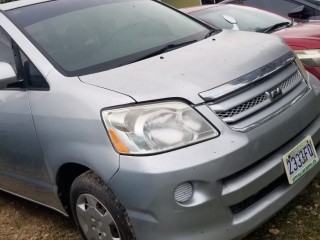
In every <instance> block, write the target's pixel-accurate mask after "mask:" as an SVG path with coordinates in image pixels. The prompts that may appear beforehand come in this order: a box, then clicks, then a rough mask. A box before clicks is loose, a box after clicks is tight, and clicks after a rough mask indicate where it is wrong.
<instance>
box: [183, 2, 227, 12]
mask: <svg viewBox="0 0 320 240" xmlns="http://www.w3.org/2000/svg"><path fill="white" fill-rule="evenodd" d="M221 5H225V4H206V5H202V6H196V7H188V8H180V10H181V11H183V12H185V13H190V12H196V11H200V10H203V9H207V8H213V7H219V6H221Z"/></svg>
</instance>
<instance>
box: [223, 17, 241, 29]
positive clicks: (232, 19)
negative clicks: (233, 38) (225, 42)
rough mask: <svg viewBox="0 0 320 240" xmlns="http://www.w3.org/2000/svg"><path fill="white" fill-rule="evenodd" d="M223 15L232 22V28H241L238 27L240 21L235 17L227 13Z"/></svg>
mask: <svg viewBox="0 0 320 240" xmlns="http://www.w3.org/2000/svg"><path fill="white" fill-rule="evenodd" d="M222 17H223V18H224V20H226V21H227V22H228V23H230V24H232V30H240V29H239V27H238V21H237V20H236V19H235V18H234V17H232V16H229V15H225V14H223V15H222Z"/></svg>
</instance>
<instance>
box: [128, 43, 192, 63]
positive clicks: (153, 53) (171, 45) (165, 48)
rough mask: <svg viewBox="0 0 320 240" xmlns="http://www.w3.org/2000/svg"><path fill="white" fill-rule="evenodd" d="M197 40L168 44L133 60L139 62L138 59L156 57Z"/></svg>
mask: <svg viewBox="0 0 320 240" xmlns="http://www.w3.org/2000/svg"><path fill="white" fill-rule="evenodd" d="M195 42H197V40H192V41H187V42H182V43H178V44H168V45H166V46H164V47H162V48H160V49H158V50H156V51H154V52H152V53H149V54H147V55H145V56H143V57H141V58H138V59H136V60H134V61H133V62H138V61H141V60H144V59H147V58H150V57H154V56H157V55H159V54H161V53H165V52H167V51H169V50H173V49H176V48H180V47H183V46H186V45H189V44H191V43H195Z"/></svg>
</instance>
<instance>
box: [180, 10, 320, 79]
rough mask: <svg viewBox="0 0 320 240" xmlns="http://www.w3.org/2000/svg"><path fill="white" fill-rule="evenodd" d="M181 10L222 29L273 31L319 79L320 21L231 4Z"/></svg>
mask: <svg viewBox="0 0 320 240" xmlns="http://www.w3.org/2000/svg"><path fill="white" fill-rule="evenodd" d="M181 10H182V11H184V12H185V13H188V14H190V15H192V16H194V17H196V18H198V19H200V20H202V21H204V22H206V23H207V24H210V25H212V26H216V27H219V28H222V29H234V30H242V31H254V32H261V33H271V34H275V35H277V36H279V37H281V38H282V39H283V40H284V41H285V42H286V43H287V44H288V45H289V46H290V47H291V48H292V49H293V50H295V53H296V54H297V55H298V57H299V58H300V59H301V61H302V62H303V64H304V65H305V68H306V69H307V70H308V71H309V72H311V73H312V74H314V75H315V76H316V77H318V78H319V79H320V21H307V22H294V21H293V20H291V19H289V18H286V17H282V16H280V15H277V14H274V13H271V12H267V11H264V10H260V9H257V8H253V7H247V6H240V5H233V4H215V5H204V6H199V7H193V8H185V9H181Z"/></svg>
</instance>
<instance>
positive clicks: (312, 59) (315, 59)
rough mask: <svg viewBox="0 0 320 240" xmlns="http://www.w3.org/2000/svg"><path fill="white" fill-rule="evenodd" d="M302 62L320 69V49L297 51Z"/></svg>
mask: <svg viewBox="0 0 320 240" xmlns="http://www.w3.org/2000/svg"><path fill="white" fill-rule="evenodd" d="M295 53H296V54H297V56H298V58H299V59H300V60H301V62H302V63H303V64H305V65H307V66H309V67H320V49H310V50H297V51H295Z"/></svg>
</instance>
